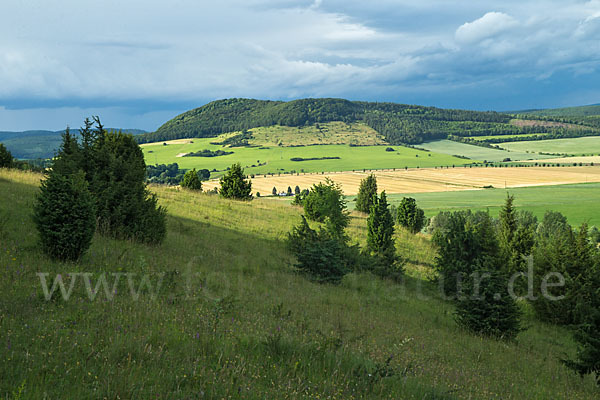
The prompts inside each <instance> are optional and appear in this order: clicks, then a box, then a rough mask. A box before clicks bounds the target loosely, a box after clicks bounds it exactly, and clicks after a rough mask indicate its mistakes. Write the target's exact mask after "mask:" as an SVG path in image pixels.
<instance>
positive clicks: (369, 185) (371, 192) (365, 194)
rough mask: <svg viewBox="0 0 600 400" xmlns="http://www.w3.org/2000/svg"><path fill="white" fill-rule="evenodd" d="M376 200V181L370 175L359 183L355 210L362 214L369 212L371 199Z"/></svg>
mask: <svg viewBox="0 0 600 400" xmlns="http://www.w3.org/2000/svg"><path fill="white" fill-rule="evenodd" d="M375 198H377V179H376V178H375V175H373V174H371V175H369V176H367V177H366V178H364V179H363V180H361V181H360V187H359V188H358V195H357V196H356V206H355V207H356V210H357V211H360V212H364V213H369V212H370V211H371V206H372V205H373V199H375Z"/></svg>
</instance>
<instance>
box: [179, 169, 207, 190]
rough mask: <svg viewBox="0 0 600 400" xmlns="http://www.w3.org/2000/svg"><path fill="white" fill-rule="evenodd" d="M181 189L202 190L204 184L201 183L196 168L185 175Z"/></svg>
mask: <svg viewBox="0 0 600 400" xmlns="http://www.w3.org/2000/svg"><path fill="white" fill-rule="evenodd" d="M181 187H184V188H186V189H190V190H202V182H201V181H200V176H199V175H198V172H197V171H196V168H194V169H192V170H190V171H187V172H186V173H185V175H183V180H182V181H181Z"/></svg>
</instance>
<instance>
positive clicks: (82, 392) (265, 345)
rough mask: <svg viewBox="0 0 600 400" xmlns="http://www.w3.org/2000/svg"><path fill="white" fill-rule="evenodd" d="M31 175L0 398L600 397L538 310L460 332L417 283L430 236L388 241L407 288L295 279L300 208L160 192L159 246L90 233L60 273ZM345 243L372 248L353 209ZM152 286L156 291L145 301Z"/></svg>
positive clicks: (4, 251) (5, 188) (447, 308)
mask: <svg viewBox="0 0 600 400" xmlns="http://www.w3.org/2000/svg"><path fill="white" fill-rule="evenodd" d="M40 178H41V176H40V175H37V174H31V173H24V172H19V171H6V170H0V220H1V221H3V222H2V224H0V263H1V265H2V266H3V267H2V268H1V269H0V330H1V332H3V334H2V339H1V341H0V344H1V346H0V348H1V350H0V357H1V358H2V363H0V393H1V395H2V396H4V395H5V394H7V396H8V397H9V398H91V397H94V398H198V397H200V398H244V399H265V398H270V399H283V398H294V399H301V398H302V399H315V398H321V399H334V398H335V399H351V398H353V399H362V398H368V399H382V398H389V399H400V398H401V399H489V398H504V399H548V398H552V399H592V398H597V394H598V392H597V388H596V387H595V382H594V380H593V378H592V377H590V376H588V377H586V378H584V379H581V378H579V377H578V376H576V375H575V374H574V373H573V372H571V371H569V370H568V369H567V368H566V367H565V366H564V365H562V364H561V363H560V361H559V359H560V358H561V357H563V356H572V355H573V354H574V352H575V350H576V346H575V344H574V342H573V341H572V339H571V334H570V332H569V331H568V330H566V329H564V328H561V327H556V326H551V325H546V324H542V323H540V322H538V321H537V320H536V319H535V318H534V317H533V315H532V312H530V310H529V312H527V313H526V317H525V325H526V326H527V327H528V329H527V330H526V331H525V332H523V333H521V334H520V335H519V338H518V340H517V341H516V342H503V341H497V340H491V339H486V338H481V337H477V336H473V335H471V334H468V333H466V332H465V331H463V330H461V329H459V328H458V327H457V325H456V323H455V321H454V318H453V311H454V307H453V306H452V304H451V303H449V302H447V301H444V300H442V299H441V298H440V297H439V295H438V292H437V289H436V287H435V286H434V285H432V284H430V283H429V282H428V281H427V279H426V277H427V276H428V275H429V274H430V273H431V267H430V266H431V264H432V263H433V260H434V256H435V249H434V248H433V247H432V245H431V244H430V241H429V239H428V238H427V237H426V236H422V235H417V236H413V235H411V234H408V233H407V232H404V231H400V232H399V233H397V235H396V239H397V248H398V251H399V253H400V254H401V255H402V256H403V257H404V258H405V259H407V260H408V264H407V273H408V277H407V278H406V279H405V281H404V282H403V283H402V284H396V283H393V282H391V281H386V280H381V279H379V278H375V277H374V276H372V275H370V274H368V273H352V274H349V275H347V276H346V277H345V278H344V280H343V281H342V283H341V284H340V285H337V286H336V285H320V284H316V283H312V282H310V281H309V280H307V279H306V278H305V277H303V276H301V275H298V274H296V273H294V271H293V269H292V267H291V264H292V262H293V260H292V259H291V256H290V254H289V252H288V251H287V250H286V247H285V246H284V243H283V239H284V238H285V235H286V232H288V231H289V230H290V228H291V227H292V226H293V225H295V224H297V223H298V222H299V220H300V210H299V209H298V208H295V207H292V206H290V205H288V204H286V203H283V202H277V201H270V200H266V199H265V200H261V199H258V200H254V201H252V202H236V201H229V200H223V199H220V198H218V197H216V196H211V195H206V194H194V193H191V192H187V191H180V190H177V189H176V188H168V187H163V186H156V187H152V190H153V191H155V192H156V193H157V194H158V197H159V200H160V203H161V204H163V205H165V206H166V207H167V208H168V210H169V217H168V228H169V229H168V235H167V238H166V241H165V243H164V244H163V245H162V246H160V247H148V246H144V245H140V244H136V243H134V242H131V241H120V240H114V239H109V238H106V237H103V236H99V235H96V237H95V238H94V241H93V243H92V247H91V249H90V251H89V252H88V253H87V254H86V255H85V256H84V257H83V259H82V260H81V261H79V262H78V263H76V264H70V263H59V262H54V261H51V260H49V259H48V258H47V257H45V256H44V255H43V254H42V253H41V251H40V250H39V248H38V246H37V245H36V234H35V228H34V226H33V223H32V221H31V218H30V214H31V206H32V203H33V196H34V194H35V193H36V191H37V185H38V184H39V180H40ZM349 233H350V235H351V237H352V240H353V241H357V242H361V243H363V244H364V241H365V236H366V221H365V218H364V217H363V216H361V215H359V214H353V216H352V221H351V226H350V229H349ZM39 272H40V273H47V274H48V275H47V277H48V283H51V281H52V279H54V277H56V276H57V274H61V276H62V278H63V279H64V280H65V284H66V285H67V286H68V285H69V279H70V278H69V275H68V274H71V275H70V277H71V278H73V277H74V276H75V277H77V280H76V281H74V282H76V283H75V285H74V289H73V293H72V297H71V298H70V300H68V301H65V300H63V299H61V298H60V296H59V294H58V292H57V293H55V294H54V296H53V297H52V301H46V300H45V298H44V294H43V291H42V288H41V285H40V277H39V276H38V275H37V273H39ZM77 273H89V274H91V275H89V276H88V275H75V274H77ZM102 274H104V275H102ZM115 274H129V275H126V276H127V278H126V277H125V276H123V277H122V280H121V281H119V284H118V285H117V286H115V287H114V288H113V287H111V289H110V290H107V291H106V292H105V291H104V290H103V289H102V286H95V284H96V282H98V280H99V279H100V277H101V276H105V277H106V278H107V279H108V281H109V282H110V283H112V282H113V278H114V276H115ZM161 274H162V275H161ZM85 276H88V277H89V278H90V279H91V285H92V286H91V287H92V288H93V287H96V290H94V291H93V293H95V294H96V297H94V300H91V299H90V298H89V297H88V296H89V293H88V292H86V289H85V286H84V283H83V279H84V277H85ZM144 276H146V277H148V279H149V281H148V282H150V283H151V285H153V286H151V287H150V288H147V287H146V289H141V290H140V289H139V288H141V287H143V285H142V284H139V282H140V279H141V278H143V277H144ZM161 276H162V278H161ZM129 277H131V279H132V281H133V282H134V283H135V286H134V292H135V293H138V294H139V297H134V296H133V295H132V294H131V293H133V292H131V286H130V287H129V288H128V282H129V280H128V279H129ZM138 285H139V286H138ZM159 285H161V286H160V288H161V289H160V290H158V289H157V287H159ZM109 297H110V298H111V299H112V300H109ZM19 393H20V394H19Z"/></svg>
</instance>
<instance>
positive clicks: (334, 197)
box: [303, 178, 350, 236]
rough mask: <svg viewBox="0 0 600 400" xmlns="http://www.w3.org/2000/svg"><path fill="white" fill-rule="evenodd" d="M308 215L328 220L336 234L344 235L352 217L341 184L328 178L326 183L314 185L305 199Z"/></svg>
mask: <svg viewBox="0 0 600 400" xmlns="http://www.w3.org/2000/svg"><path fill="white" fill-rule="evenodd" d="M303 204H304V212H305V214H306V216H307V217H308V218H309V219H311V220H313V221H318V222H326V223H327V226H328V228H329V229H330V230H331V232H332V233H333V234H334V235H338V236H339V235H343V231H344V229H345V228H346V226H348V222H349V220H350V217H349V215H348V211H347V210H346V200H345V199H344V194H343V192H342V189H341V187H340V186H339V184H337V183H335V182H333V181H332V180H331V179H329V178H326V179H325V183H323V182H320V183H318V184H315V185H313V187H312V189H311V190H310V192H309V193H308V195H306V197H305V198H304V199H303Z"/></svg>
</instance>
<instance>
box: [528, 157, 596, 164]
mask: <svg viewBox="0 0 600 400" xmlns="http://www.w3.org/2000/svg"><path fill="white" fill-rule="evenodd" d="M522 162H526V163H535V162H538V163H539V162H545V163H565V164H568V163H584V164H589V163H594V164H595V163H599V164H600V155H599V156H575V157H557V158H547V159H545V160H543V161H536V160H527V161H522Z"/></svg>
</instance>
